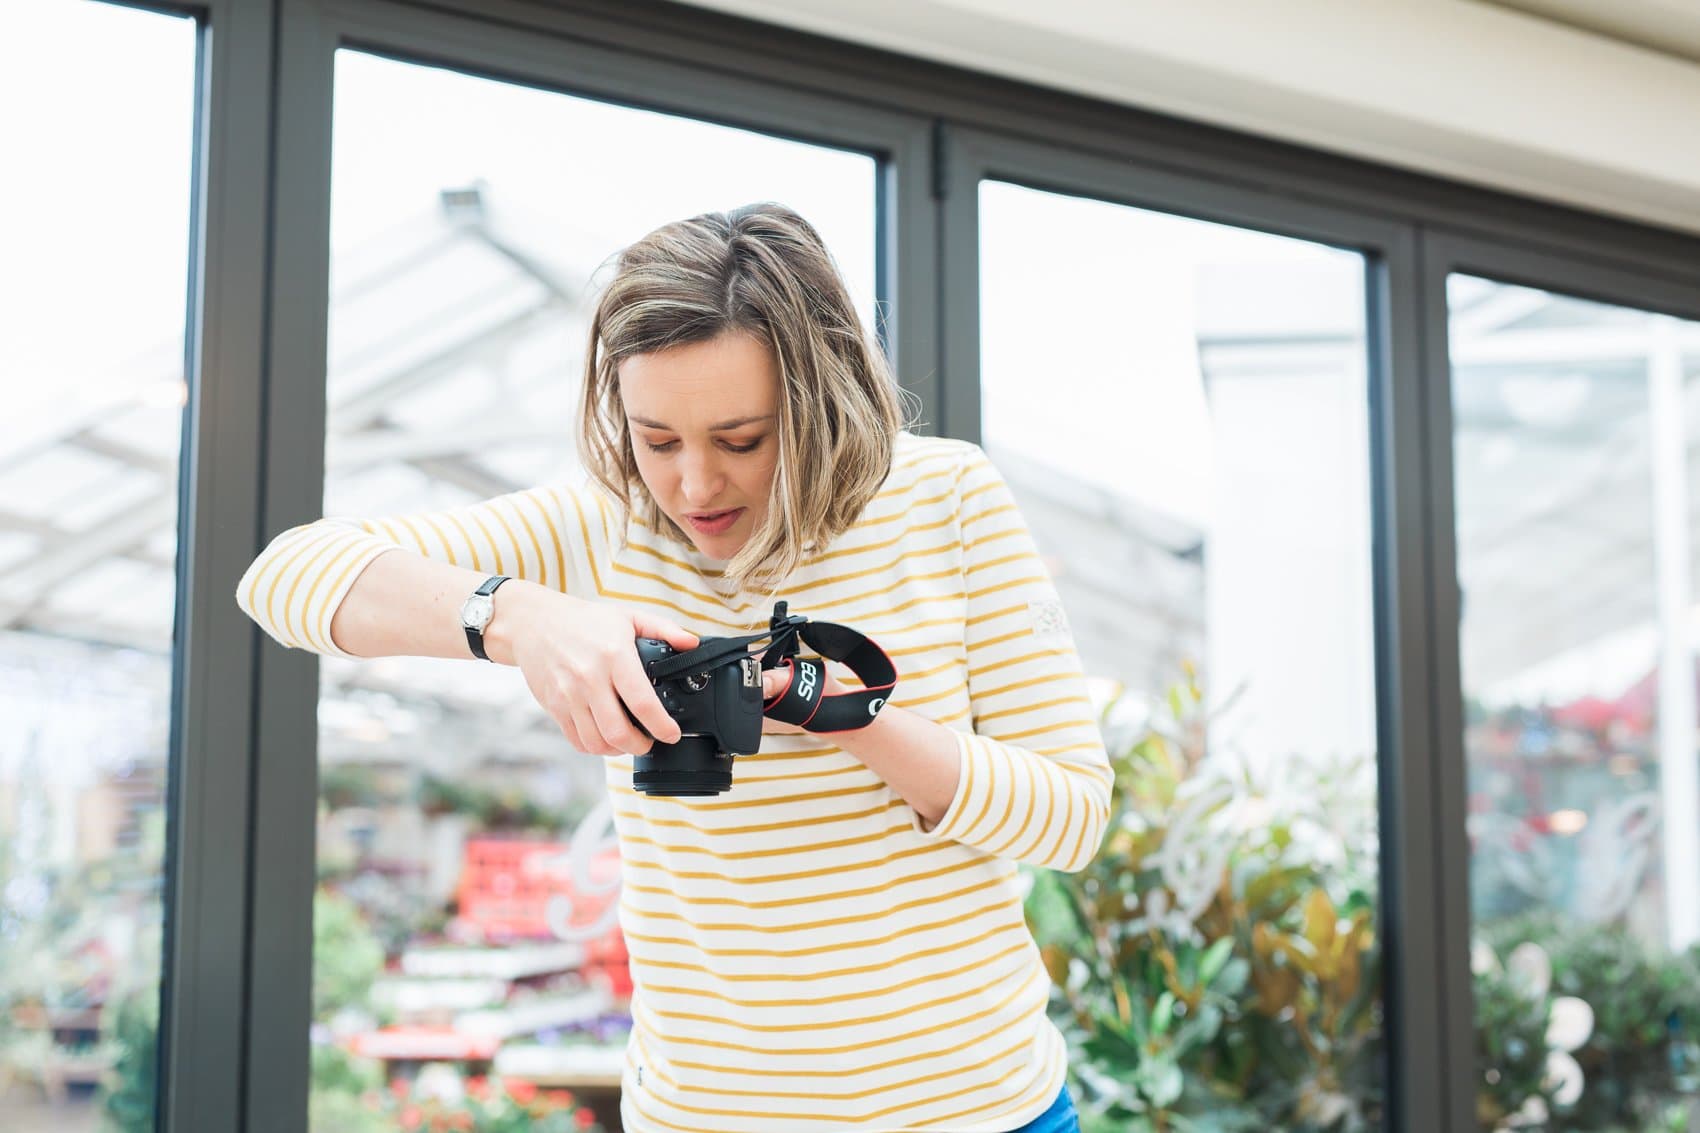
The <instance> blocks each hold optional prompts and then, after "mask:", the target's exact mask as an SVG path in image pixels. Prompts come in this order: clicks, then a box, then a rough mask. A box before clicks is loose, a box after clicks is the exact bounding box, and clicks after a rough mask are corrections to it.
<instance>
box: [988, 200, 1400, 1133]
mask: <svg viewBox="0 0 1700 1133" xmlns="http://www.w3.org/2000/svg"><path fill="white" fill-rule="evenodd" d="M980 207H981V228H980V239H981V253H980V254H981V265H982V267H981V272H982V274H981V279H980V294H981V328H982V330H981V357H982V362H981V378H982V383H983V401H982V414H983V421H984V426H983V433H984V445H985V448H986V450H987V452H988V453H989V454H990V455H991V458H992V460H993V462H994V463H996V464H997V465H998V467H999V468H1000V469H1001V470H1002V471H1003V473H1004V475H1005V476H1006V477H1007V478H1008V479H1009V481H1010V483H1011V487H1012V489H1013V491H1014V493H1015V496H1016V498H1017V500H1018V501H1019V503H1020V506H1021V508H1022V511H1023V513H1024V514H1025V515H1026V516H1027V517H1028V521H1029V523H1030V524H1031V525H1032V527H1033V529H1034V533H1035V536H1036V538H1037V539H1038V542H1039V545H1040V549H1041V550H1042V551H1043V552H1045V553H1046V556H1047V559H1048V561H1049V565H1050V568H1051V572H1052V574H1053V576H1054V578H1055V579H1056V583H1057V587H1058V589H1059V590H1060V591H1061V593H1062V597H1063V602H1064V604H1065V606H1066V607H1067V611H1068V618H1069V620H1070V622H1071V624H1072V626H1073V629H1074V634H1075V639H1076V641H1077V642H1078V644H1079V646H1080V651H1081V655H1082V658H1083V660H1084V661H1085V663H1086V667H1087V671H1088V673H1089V674H1091V675H1092V676H1093V677H1094V679H1095V680H1096V683H1097V686H1098V692H1099V695H1100V698H1101V703H1102V705H1103V707H1104V710H1105V713H1106V716H1105V722H1106V727H1105V739H1106V740H1107V741H1108V742H1109V745H1110V751H1111V757H1112V759H1113V760H1115V762H1116V765H1117V771H1118V777H1119V780H1120V783H1119V788H1118V798H1117V801H1116V804H1115V807H1116V810H1113V811H1112V814H1113V815H1114V814H1115V813H1116V812H1117V811H1119V812H1120V814H1121V815H1122V818H1121V821H1120V823H1119V829H1118V826H1117V825H1112V828H1111V829H1112V833H1111V834H1110V835H1109V836H1108V838H1107V840H1106V842H1105V845H1104V847H1103V849H1102V850H1101V851H1100V853H1099V856H1098V858H1097V860H1096V861H1095V862H1094V863H1093V864H1092V865H1091V866H1090V867H1088V869H1087V870H1086V871H1085V872H1083V873H1081V874H1078V875H1064V874H1036V875H1035V876H1034V889H1033V892H1032V895H1031V896H1030V898H1029V917H1030V920H1031V921H1032V923H1033V926H1034V931H1035V934H1036V935H1037V937H1038V939H1039V940H1040V943H1041V945H1042V946H1043V947H1044V948H1045V949H1046V950H1047V953H1048V954H1049V955H1050V956H1051V957H1052V960H1053V963H1052V971H1053V973H1056V974H1059V975H1062V976H1064V978H1063V979H1062V981H1061V982H1060V983H1059V986H1058V988H1057V989H1056V990H1055V992H1054V993H1053V1000H1052V1004H1053V1014H1054V1016H1055V1018H1056V1019H1057V1022H1058V1024H1059V1026H1061V1027H1062V1028H1063V1030H1064V1033H1065V1034H1067V1035H1068V1036H1069V1038H1070V1040H1071V1043H1072V1044H1073V1070H1074V1075H1075V1089H1076V1090H1077V1091H1078V1092H1079V1095H1080V1096H1081V1098H1082V1102H1083V1108H1085V1109H1088V1110H1092V1111H1100V1112H1102V1113H1103V1114H1104V1115H1105V1117H1104V1120H1105V1121H1106V1122H1107V1124H1106V1125H1105V1126H1104V1127H1105V1128H1122V1127H1124V1126H1125V1127H1127V1128H1136V1127H1137V1128H1143V1127H1144V1125H1143V1124H1141V1123H1140V1120H1139V1119H1136V1118H1135V1116H1134V1115H1135V1114H1139V1113H1143V1114H1145V1115H1146V1117H1145V1118H1144V1119H1143V1120H1148V1121H1156V1125H1154V1126H1153V1127H1156V1128H1165V1127H1173V1128H1183V1127H1192V1126H1190V1125H1187V1124H1186V1123H1185V1119H1186V1118H1189V1117H1192V1118H1197V1117H1199V1115H1208V1116H1209V1118H1210V1120H1211V1121H1212V1122H1221V1123H1223V1124H1220V1125H1217V1124H1214V1123H1210V1124H1206V1125H1205V1126H1201V1127H1207V1128H1236V1129H1237V1128H1259V1127H1271V1128H1333V1127H1338V1126H1337V1124H1336V1123H1339V1122H1351V1121H1358V1120H1361V1121H1362V1122H1365V1123H1367V1124H1366V1126H1365V1127H1370V1128H1373V1127H1374V1126H1375V1125H1376V1124H1377V1123H1378V1122H1379V1121H1380V1119H1381V1110H1382V1101H1383V1097H1384V1087H1385V1082H1384V1081H1383V1071H1382V1051H1381V1046H1382V1044H1381V1036H1382V1021H1381V990H1380V949H1379V947H1378V942H1377V941H1376V939H1375V928H1376V906H1377V901H1378V883H1377V878H1378V846H1377V812H1376V748H1375V671H1374V622H1373V607H1372V604H1371V577H1372V575H1371V557H1370V545H1371V544H1370V520H1371V512H1370V477H1369V440H1368V421H1369V411H1368V403H1367V376H1366V375H1367V370H1366V356H1367V354H1366V342H1365V327H1364V290H1363V288H1364V262H1363V259H1362V257H1361V256H1360V255H1358V254H1357V253H1354V252H1347V251H1341V250H1338V249H1334V248H1329V247H1323V246H1319V245H1316V244H1311V243H1306V242H1303V241H1299V240H1293V239H1287V238H1282V237H1276V236H1270V235H1267V234H1263V233H1258V232H1250V231H1245V230H1242V229H1236V228H1230V227H1227V226H1224V225H1219V224H1209V223H1204V222H1201V221H1195V220H1189V219H1183V218H1179V217H1175V216H1169V215H1164V214H1160V213H1155V212H1150V211H1146V210H1143V209H1136V208H1129V207H1125V206H1121V205H1114V204H1106V203H1103V202H1100V201H1092V200H1082V199H1077V198H1072V197H1067V196H1060V195H1056V194H1052V193H1044V192H1036V191H1033V190H1029V189H1026V188H1022V187H1018V186H1014V185H1008V184H1002V183H997V182H987V183H985V184H983V185H982V186H981V188H980ZM1036 282H1042V285H1041V286H1035V284H1036ZM1112 821H1113V822H1114V819H1112ZM1171 964H1172V965H1173V967H1172V968H1171V967H1170V965H1171ZM1130 1015H1131V1017H1136V1018H1139V1019H1141V1020H1153V1021H1155V1022H1156V1023H1157V1024H1158V1025H1159V1026H1161V1027H1162V1028H1163V1030H1161V1031H1160V1032H1159V1033H1156V1034H1154V1035H1153V1036H1152V1037H1151V1038H1150V1039H1149V1043H1148V1044H1146V1045H1147V1047H1148V1049H1146V1050H1145V1051H1144V1053H1140V1052H1139V1051H1138V1050H1137V1049H1136V1048H1135V1047H1132V1046H1129V1045H1128V1044H1127V1043H1126V1042H1125V1041H1121V1040H1119V1039H1117V1038H1116V1036H1118V1035H1121V1034H1124V1033H1125V1031H1126V1026H1127V1024H1126V1023H1125V1022H1124V1020H1126V1019H1128V1018H1129V1017H1130ZM1142 1025H1143V1024H1142ZM1094 1040H1095V1041H1094ZM1118 1122H1119V1123H1118ZM1236 1122H1243V1123H1244V1124H1237V1123H1236ZM1346 1127H1354V1126H1350V1125H1348V1126H1346Z"/></svg>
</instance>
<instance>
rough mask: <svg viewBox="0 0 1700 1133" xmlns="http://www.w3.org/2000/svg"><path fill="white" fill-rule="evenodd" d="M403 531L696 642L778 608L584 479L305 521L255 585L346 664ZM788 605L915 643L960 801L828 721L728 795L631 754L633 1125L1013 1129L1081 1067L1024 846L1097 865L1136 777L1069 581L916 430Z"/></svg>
mask: <svg viewBox="0 0 1700 1133" xmlns="http://www.w3.org/2000/svg"><path fill="white" fill-rule="evenodd" d="M397 545H400V546H403V547H406V548H410V549H412V550H414V551H417V552H418V553H420V554H423V555H427V556H430V557H431V558H434V559H443V560H447V561H451V562H454V563H457V564H460V565H463V566H467V567H471V568H473V569H476V570H481V571H490V572H493V573H502V574H508V575H512V576H515V577H520V578H526V579H529V580H531V581H534V582H538V583H541V584H542V585H545V586H549V587H553V588H556V589H560V590H563V591H565V592H567V593H570V594H576V595H579V596H582V597H588V598H594V599H599V600H604V601H609V602H615V603H621V604H625V605H629V606H632V607H639V608H643V607H647V608H649V609H651V610H654V611H658V612H664V613H665V614H666V615H668V616H669V617H671V618H673V619H674V620H676V621H678V622H680V623H681V624H683V625H684V626H685V627H686V628H688V629H691V630H692V631H693V632H696V633H699V634H704V635H709V634H718V635H730V634H738V633H744V632H749V631H751V630H752V629H759V628H764V627H765V625H766V616H767V612H768V611H767V609H765V608H757V606H756V600H754V599H749V598H747V597H739V596H736V595H729V594H728V591H729V589H730V588H729V587H727V586H725V585H724V584H723V583H722V582H721V579H720V575H719V574H718V573H717V572H716V570H715V569H714V568H715V567H716V566H717V565H718V564H716V563H715V562H713V561H712V560H709V559H707V558H705V557H704V556H702V555H701V554H700V553H698V552H697V551H696V550H695V549H694V548H692V547H688V546H682V545H680V544H679V543H678V542H676V541H674V540H671V539H668V538H666V537H664V536H661V535H659V534H658V533H656V532H653V531H650V530H648V529H647V528H646V527H644V526H643V524H642V523H641V521H639V520H637V519H636V518H631V517H626V516H625V515H624V513H623V512H622V511H621V510H620V509H619V508H617V507H616V506H615V505H614V504H613V503H612V502H611V501H610V500H608V499H607V498H606V496H605V495H604V494H603V493H601V492H600V491H597V490H595V489H592V488H588V487H585V488H565V487H562V488H555V487H550V488H539V489H534V490H531V491H524V492H517V493H514V494H511V495H507V496H503V497H499V498H496V499H493V500H487V501H484V502H482V503H479V504H475V505H473V506H470V507H465V508H460V509H456V510H450V511H442V512H436V513H430V514H418V515H409V516H398V517H393V518H388V519H369V520H354V519H348V518H329V519H323V520H319V521H318V522H316V523H311V524H307V525H304V526H302V527H297V528H293V529H291V530H289V531H286V532H284V533H283V534H281V535H279V536H278V537H277V538H276V539H275V540H273V541H272V543H271V545H270V546H268V547H267V548H266V550H265V551H264V552H263V553H262V554H261V555H260V557H259V558H258V559H256V560H255V561H254V563H253V564H252V566H250V568H249V569H248V571H247V573H246V574H245V575H244V577H243V579H242V581H241V584H240V587H239V590H238V594H237V598H238V601H239V602H240V604H241V606H242V608H243V609H244V610H245V611H247V613H248V614H249V615H250V616H251V617H253V618H254V620H255V621H257V622H258V623H259V624H260V625H261V626H262V627H263V628H264V629H265V630H266V632H267V633H269V634H270V635H271V636H272V637H274V638H276V639H277V640H278V641H280V642H282V643H283V644H284V645H287V646H292V647H296V648H303V649H310V650H313V651H314V652H317V653H321V654H329V655H337V656H347V654H345V653H343V652H342V651H341V650H340V649H338V648H337V646H336V645H335V644H334V643H333V642H332V641H331V635H330V625H331V617H332V615H333V614H334V613H335V612H336V608H337V604H338V603H339V602H340V601H341V600H342V597H343V595H344V594H345V593H346V592H347V590H348V588H349V587H350V586H351V585H352V583H353V581H354V579H355V578H356V577H357V576H358V574H359V572H360V570H361V568H362V567H363V566H364V565H365V564H366V563H368V562H370V561H371V560H372V559H373V558H374V557H376V556H377V555H379V554H381V553H383V552H385V551H387V550H391V549H393V548H395V547H396V546H397ZM778 597H780V598H783V599H785V600H786V601H788V602H789V603H790V605H791V610H792V612H794V613H800V614H805V615H807V616H809V617H811V618H816V619H819V620H823V621H832V622H839V623H842V624H845V625H849V626H853V627H855V628H857V629H859V630H861V631H862V632H863V633H866V634H867V635H868V636H870V637H872V638H874V639H875V640H876V641H878V642H879V643H880V645H881V646H882V647H883V648H884V649H885V650H886V651H887V653H889V654H890V655H891V657H892V660H893V661H894V662H895V663H896V665H897V668H898V672H899V680H898V684H897V687H896V689H895V690H894V692H893V695H892V698H891V703H892V704H894V705H897V706H900V707H902V708H905V709H908V710H909V711H912V712H915V713H919V714H921V715H923V716H926V717H929V718H931V719H932V720H935V721H937V722H938V723H939V724H942V725H944V726H945V727H948V728H950V729H952V730H953V731H954V732H955V733H956V738H957V744H958V749H959V751H960V753H961V757H962V769H961V774H960V777H959V781H958V788H957V793H956V796H955V798H954V800H953V801H952V802H951V804H950V806H949V808H948V810H947V811H946V812H945V814H944V816H943V817H942V819H941V820H940V821H939V822H938V824H937V825H936V826H934V827H932V828H931V829H927V828H926V826H925V824H924V823H923V822H922V821H921V820H920V819H919V817H918V816H917V815H916V813H915V811H914V810H913V809H911V808H910V807H909V805H908V804H906V803H905V802H904V801H903V799H902V798H901V797H900V796H898V795H897V794H896V792H894V791H893V790H892V789H891V788H890V787H889V786H887V785H886V784H885V783H884V782H883V781H882V780H881V779H879V778H878V777H877V776H875V775H874V774H873V772H871V771H869V770H868V769H867V768H866V767H865V766H864V765H862V764H861V763H860V762H859V761H857V760H856V759H855V758H854V757H853V756H851V755H849V754H848V753H846V752H845V751H843V750H842V749H841V748H839V747H837V746H836V745H835V744H833V743H832V742H831V737H830V736H816V735H808V734H800V735H798V734H785V735H768V736H765V737H763V740H762V750H761V751H760V752H759V753H757V754H754V755H749V756H741V757H739V759H738V761H737V764H736V768H735V771H734V784H733V788H732V790H731V791H729V792H727V793H725V794H723V795H719V796H715V797H706V798H652V797H648V796H645V795H640V794H638V793H636V792H634V791H633V789H632V787H631V773H632V758H631V757H630V756H621V757H613V758H609V759H607V760H606V763H607V775H608V789H609V791H610V792H611V795H612V798H613V808H614V816H615V827H616V832H617V835H618V839H619V847H620V853H621V862H622V881H623V888H622V891H621V898H620V924H621V926H622V928H623V930H624V933H625V936H626V942H627V946H628V950H629V952H630V955H631V970H632V979H633V987H634V991H633V996H632V1004H631V1010H632V1020H633V1030H632V1036H631V1040H630V1043H629V1045H628V1049H627V1055H626V1069H625V1072H624V1075H623V1087H624V1089H623V1101H622V1106H623V1112H622V1116H623V1120H624V1124H625V1126H626V1128H627V1129H630V1130H633V1131H634V1133H672V1131H689V1133H699V1131H712V1130H724V1131H737V1133H799V1131H802V1130H885V1131H894V1130H952V1131H956V1133H972V1131H985V1133H998V1131H1005V1130H1010V1129H1015V1128H1017V1127H1019V1126H1021V1125H1023V1124H1025V1123H1026V1122H1027V1121H1029V1120H1031V1119H1032V1118H1034V1117H1036V1116H1037V1115H1038V1114H1040V1113H1041V1112H1043V1111H1044V1110H1045V1108H1046V1107H1047V1106H1048V1105H1049V1103H1050V1102H1051V1100H1052V1098H1053V1097H1054V1096H1055V1095H1056V1093H1057V1091H1058V1090H1059V1089H1061V1087H1062V1084H1063V1081H1064V1075H1065V1068H1066V1051H1065V1048H1064V1043H1063V1039H1062V1037H1061V1036H1060V1034H1059V1033H1058V1032H1057V1030H1056V1028H1055V1027H1054V1026H1053V1025H1052V1024H1051V1022H1050V1021H1049V1020H1048V1019H1047V1017H1046V1013H1045V1008H1046V1001H1047V997H1048V993H1049V977H1048V976H1047V974H1046V971H1045V969H1044V967H1043V965H1042V964H1041V962H1040V958H1039V953H1038V950H1037V948H1036V947H1035V945H1034V943H1033V940H1032V938H1031V936H1030V934H1029V933H1028V931H1027V928H1026V924H1025V922H1024V919H1023V915H1022V899H1021V891H1020V887H1019V885H1018V876H1017V873H1018V871H1017V863H1020V862H1025V863H1030V864H1033V865H1037V866H1041V867H1048V868H1054V869H1062V870H1076V869H1079V868H1081V867H1082V866H1084V865H1085V864H1086V862H1087V861H1088V860H1089V859H1090V858H1091V857H1092V855H1093V854H1094V853H1095V851H1096V850H1097V847H1098V843H1099V841H1100V838H1101V836H1102V833H1103V828H1104V823H1105V816H1106V813H1107V810H1108V799H1109V793H1108V792H1109V787H1110V778H1111V776H1110V771H1109V765H1108V761H1107V759H1106V757H1105V752H1104V748H1103V741H1102V739H1101V737H1100V734H1099V731H1098V727H1097V723H1096V719H1095V713H1094V711H1093V709H1092V706H1091V703H1090V701H1089V699H1088V696H1087V693H1086V687H1085V681H1084V675H1083V673H1082V672H1081V666H1080V661H1079V657H1078V655H1077V653H1076V650H1075V648H1074V644H1073V641H1072V638H1071V637H1070V635H1069V631H1068V629H1067V626H1066V622H1065V621H1064V619H1063V617H1062V611H1061V606H1060V603H1059V601H1058V597H1057V591H1056V589H1055V587H1054V586H1053V584H1052V582H1051V580H1050V577H1049V575H1048V573H1047V571H1046V569H1045V566H1044V564H1043V562H1042V561H1041V560H1040V558H1039V555H1038V553H1037V551H1036V550H1035V548H1034V545H1033V541H1032V539H1031V537H1030V535H1029V534H1028V531H1027V528H1026V525H1025V524H1024V523H1023V521H1022V518H1021V515H1020V512H1019V511H1018V510H1017V508H1016V505H1015V502H1014V500H1013V498H1012V497H1011V495H1010V492H1009V489H1008V487H1007V486H1006V485H1005V483H1004V481H1003V480H1002V478H1001V477H1000V476H999V474H998V472H997V471H996V469H995V468H994V467H993V466H992V464H991V463H990V461H988V460H987V458H986V456H985V454H984V453H983V452H982V451H981V450H980V449H979V448H978V447H976V446H974V445H971V444H968V443H965V442H962V441H954V440H945V439H937V438H923V437H918V436H914V435H912V434H908V433H905V434H902V435H901V436H900V438H899V442H898V445H897V448H896V454H895V457H894V460H893V467H892V470H891V474H890V476H889V478H888V479H887V482H886V484H885V486H884V488H883V489H882V490H881V492H880V493H879V494H878V495H877V496H876V498H875V499H874V500H873V501H872V502H870V503H869V505H868V506H867V508H866V509H864V511H863V514H862V518H861V519H860V520H859V521H858V522H857V523H856V524H855V525H854V526H853V527H852V528H851V529H850V530H848V531H846V532H845V533H844V534H843V535H842V536H840V537H839V538H838V539H836V540H834V541H833V542H832V543H831V544H830V545H829V546H827V547H825V548H823V549H821V550H820V551H818V552H816V553H814V554H813V556H812V557H811V558H809V559H807V560H806V561H805V562H804V564H803V565H802V566H800V567H799V568H798V569H797V571H796V572H795V573H794V574H793V575H792V577H791V578H790V579H789V580H787V583H786V585H785V586H784V587H783V588H782V589H781V590H780V592H779V594H778ZM516 679H517V678H516ZM846 683H851V684H853V682H846ZM569 757H571V756H569Z"/></svg>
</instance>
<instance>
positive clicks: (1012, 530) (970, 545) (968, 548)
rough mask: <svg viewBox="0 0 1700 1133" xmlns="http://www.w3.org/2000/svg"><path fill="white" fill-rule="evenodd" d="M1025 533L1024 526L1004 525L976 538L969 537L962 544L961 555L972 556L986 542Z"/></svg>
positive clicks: (993, 541)
mask: <svg viewBox="0 0 1700 1133" xmlns="http://www.w3.org/2000/svg"><path fill="white" fill-rule="evenodd" d="M1026 533H1027V529H1026V528H1024V527H1006V528H1004V529H1003V530H1002V531H994V532H992V533H991V534H990V535H982V536H980V537H979V538H978V539H970V540H969V541H968V542H966V543H964V544H962V553H963V556H964V557H969V556H972V555H973V553H974V552H975V551H977V550H979V549H980V548H981V547H984V546H985V545H986V544H987V543H995V542H996V541H997V540H999V539H1010V538H1013V537H1015V536H1017V535H1025V534H1026Z"/></svg>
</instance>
